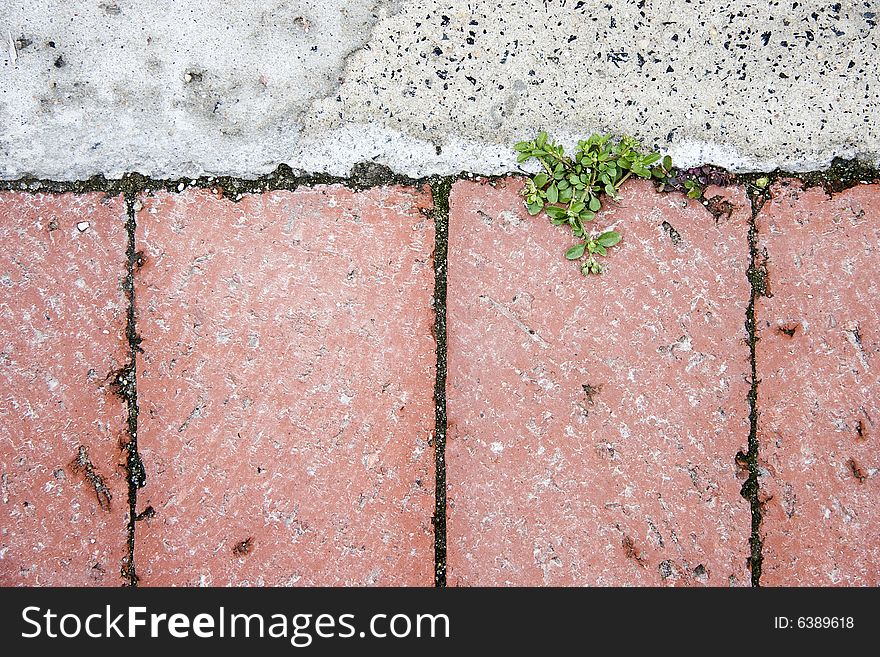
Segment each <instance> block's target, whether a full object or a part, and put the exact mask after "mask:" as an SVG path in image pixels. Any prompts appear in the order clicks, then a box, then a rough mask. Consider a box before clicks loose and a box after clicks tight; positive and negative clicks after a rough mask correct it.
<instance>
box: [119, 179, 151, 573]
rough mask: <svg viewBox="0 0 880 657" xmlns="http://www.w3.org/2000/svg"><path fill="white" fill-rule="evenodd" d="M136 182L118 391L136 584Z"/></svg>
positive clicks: (128, 198)
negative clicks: (123, 417)
mask: <svg viewBox="0 0 880 657" xmlns="http://www.w3.org/2000/svg"><path fill="white" fill-rule="evenodd" d="M139 187H140V185H138V184H134V185H131V186H130V187H128V188H127V189H125V190H124V191H123V195H124V199H125V214H126V221H125V227H126V233H127V241H126V249H125V260H126V274H125V279H124V282H123V289H124V292H125V296H126V300H127V302H128V304H127V308H126V324H125V337H126V340H127V343H128V357H129V361H128V363H127V364H126V365H125V366H124V367H123V374H122V375H121V376H125V377H126V385H125V386H122V387H121V395H122V397H123V399H124V400H125V405H126V432H127V441H126V443H125V451H126V460H125V470H126V479H127V482H128V540H127V550H128V553H127V555H126V557H125V562H124V565H123V568H122V576H123V578H124V579H125V580H126V581H127V583H128V585H129V586H137V584H138V579H139V578H138V575H137V568H136V563H135V545H136V527H137V521H138V514H137V497H138V489H139V488H142V487H143V486H144V484H145V483H146V472H145V470H144V464H143V461H142V460H141V456H140V452H139V451H138V414H139V407H138V395H137V356H138V352H142V349H141V347H140V342H141V339H140V335H139V334H138V331H137V308H136V305H135V280H134V279H135V274H136V272H137V260H138V252H137V243H136V240H137V216H136V214H137V213H136V209H135V201H136V199H137V195H138V193H139V191H140V189H139Z"/></svg>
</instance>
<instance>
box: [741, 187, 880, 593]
mask: <svg viewBox="0 0 880 657" xmlns="http://www.w3.org/2000/svg"><path fill="white" fill-rule="evenodd" d="M772 192H773V200H772V201H770V202H768V203H767V204H766V205H765V206H764V207H763V209H762V210H761V212H760V214H759V215H758V227H759V230H760V247H761V249H762V255H763V256H764V257H766V258H767V275H768V293H769V294H770V295H771V296H767V297H763V298H761V299H759V301H758V304H757V307H756V311H757V317H758V320H759V321H758V324H757V328H758V337H759V341H758V343H757V364H758V371H759V374H760V378H761V383H760V386H759V398H758V401H759V404H758V407H759V409H760V414H759V425H758V427H759V436H758V437H759V439H760V456H761V461H762V463H761V467H762V474H763V476H762V477H761V480H760V484H761V499H762V501H763V502H764V504H763V511H764V523H763V535H764V565H763V574H762V577H761V583H762V584H764V585H769V586H773V585H783V586H794V585H806V586H832V585H838V586H864V585H867V586H878V585H880V540H878V537H880V511H878V506H877V501H878V495H880V488H878V477H877V472H878V468H880V461H878V451H877V440H878V437H880V326H878V315H877V313H878V309H880V284H878V282H877V281H878V278H880V265H878V255H880V187H878V186H877V185H864V186H859V187H856V188H853V189H850V190H848V191H846V192H843V193H841V194H837V195H835V196H834V197H833V198H829V197H828V196H827V195H826V194H825V193H824V192H823V191H822V190H821V189H820V188H814V189H810V190H808V191H804V190H803V189H802V187H801V186H800V184H799V183H798V182H796V181H786V182H783V183H781V184H780V185H777V186H776V187H774V189H773V190H772Z"/></svg>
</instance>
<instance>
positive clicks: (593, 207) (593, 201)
mask: <svg viewBox="0 0 880 657" xmlns="http://www.w3.org/2000/svg"><path fill="white" fill-rule="evenodd" d="M601 207H602V203H601V202H600V201H599V199H597V198H596V197H595V196H591V197H590V211H591V212H598V211H599V209H600V208H601Z"/></svg>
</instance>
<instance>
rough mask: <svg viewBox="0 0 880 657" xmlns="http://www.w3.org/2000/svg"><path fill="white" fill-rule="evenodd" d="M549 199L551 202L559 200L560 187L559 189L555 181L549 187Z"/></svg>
mask: <svg viewBox="0 0 880 657" xmlns="http://www.w3.org/2000/svg"><path fill="white" fill-rule="evenodd" d="M547 200H548V201H550V202H551V203H556V202H557V201H559V189H557V187H556V183H553V184H552V185H550V187H548V188H547Z"/></svg>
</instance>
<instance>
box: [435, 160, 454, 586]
mask: <svg viewBox="0 0 880 657" xmlns="http://www.w3.org/2000/svg"><path fill="white" fill-rule="evenodd" d="M454 182H455V178H452V177H447V178H436V179H434V180H432V181H431V183H430V185H431V195H432V197H433V201H434V209H433V215H434V236H435V237H434V239H435V242H434V299H433V302H434V339H435V341H436V343H437V370H436V380H435V382H434V467H435V478H434V485H435V489H434V515H433V518H432V524H433V526H434V585H435V586H438V587H444V586H446V430H447V419H446V282H447V278H446V275H447V264H448V262H447V256H448V248H449V193H450V191H451V190H452V184H453V183H454Z"/></svg>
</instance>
